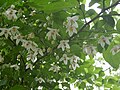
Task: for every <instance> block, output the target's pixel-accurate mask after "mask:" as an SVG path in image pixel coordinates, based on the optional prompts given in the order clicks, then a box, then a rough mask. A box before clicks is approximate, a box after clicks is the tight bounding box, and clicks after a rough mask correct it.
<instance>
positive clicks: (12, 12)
mask: <svg viewBox="0 0 120 90" xmlns="http://www.w3.org/2000/svg"><path fill="white" fill-rule="evenodd" d="M14 8H15V6H14V5H11V7H10V8H8V9H7V10H6V12H5V13H4V15H5V16H6V17H7V18H8V20H13V21H15V20H17V18H18V17H17V15H16V12H17V10H14Z"/></svg>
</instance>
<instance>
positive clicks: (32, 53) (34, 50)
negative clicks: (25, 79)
mask: <svg viewBox="0 0 120 90" xmlns="http://www.w3.org/2000/svg"><path fill="white" fill-rule="evenodd" d="M18 29H19V27H18V26H13V27H11V28H0V30H1V32H0V36H5V38H6V39H7V38H8V37H10V39H11V40H15V41H16V45H18V44H19V43H20V42H21V44H22V46H23V47H24V48H25V49H26V50H27V51H28V55H27V60H31V61H32V62H33V63H34V62H35V61H36V60H37V55H38V54H40V55H41V56H43V51H42V49H40V48H38V45H37V44H36V43H35V42H33V41H30V40H26V39H24V36H22V35H21V34H20V32H19V31H18ZM26 68H30V69H32V68H31V65H30V64H28V65H27V66H26Z"/></svg>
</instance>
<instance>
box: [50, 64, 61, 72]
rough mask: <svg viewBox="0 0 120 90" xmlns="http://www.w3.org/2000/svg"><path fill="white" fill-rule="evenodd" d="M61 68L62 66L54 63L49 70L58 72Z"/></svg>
mask: <svg viewBox="0 0 120 90" xmlns="http://www.w3.org/2000/svg"><path fill="white" fill-rule="evenodd" d="M59 70H60V67H59V66H57V65H52V67H51V68H50V69H49V71H53V72H58V71H59Z"/></svg>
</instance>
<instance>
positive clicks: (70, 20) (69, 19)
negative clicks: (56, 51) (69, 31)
mask: <svg viewBox="0 0 120 90" xmlns="http://www.w3.org/2000/svg"><path fill="white" fill-rule="evenodd" d="M78 18H79V17H78V16H73V17H67V24H66V27H69V26H75V27H76V28H77V27H78V24H77V22H76V21H77V20H78Z"/></svg>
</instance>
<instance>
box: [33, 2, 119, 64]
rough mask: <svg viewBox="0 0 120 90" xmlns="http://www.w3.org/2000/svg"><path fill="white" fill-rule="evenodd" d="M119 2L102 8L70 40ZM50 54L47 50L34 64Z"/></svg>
mask: <svg viewBox="0 0 120 90" xmlns="http://www.w3.org/2000/svg"><path fill="white" fill-rule="evenodd" d="M119 2H120V0H118V1H117V2H116V3H114V4H113V5H111V6H109V7H107V8H104V9H102V10H101V12H100V13H99V14H98V15H97V16H95V17H94V18H93V19H91V20H90V21H89V22H87V23H86V24H84V25H83V26H82V27H81V28H80V29H79V31H78V33H77V34H74V35H73V36H71V37H70V38H69V40H72V38H74V37H75V36H77V35H78V34H79V33H80V32H82V31H83V30H84V28H85V27H86V26H88V25H89V24H90V23H92V22H93V21H94V20H96V19H98V18H99V17H100V15H101V14H102V13H104V12H105V11H106V10H108V9H110V8H112V7H115V6H116V5H118V4H119ZM57 46H58V45H56V46H55V47H54V48H53V49H52V51H51V52H52V53H53V51H54V50H55V49H56V48H57ZM49 54H51V53H47V52H46V53H45V54H44V56H41V57H39V58H38V60H37V61H36V62H35V63H34V64H33V65H35V64H36V63H37V62H39V60H41V59H42V58H44V57H46V56H47V55H49Z"/></svg>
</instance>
